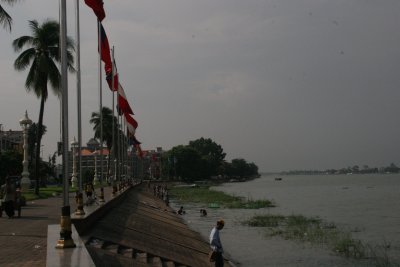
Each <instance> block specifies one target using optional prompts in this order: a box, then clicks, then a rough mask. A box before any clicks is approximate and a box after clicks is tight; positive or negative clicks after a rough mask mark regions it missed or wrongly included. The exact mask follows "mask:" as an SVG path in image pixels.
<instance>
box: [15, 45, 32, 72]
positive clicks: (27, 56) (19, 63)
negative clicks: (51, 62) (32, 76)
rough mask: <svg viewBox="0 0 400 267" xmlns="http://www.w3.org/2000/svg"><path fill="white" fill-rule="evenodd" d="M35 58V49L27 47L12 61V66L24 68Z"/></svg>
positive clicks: (17, 68)
mask: <svg viewBox="0 0 400 267" xmlns="http://www.w3.org/2000/svg"><path fill="white" fill-rule="evenodd" d="M34 58H35V49H34V48H29V49H27V50H25V51H24V52H22V53H21V54H20V55H19V56H18V57H17V59H16V60H15V61H14V68H15V69H16V70H25V69H26V68H27V67H28V66H29V63H30V62H31V61H32V60H33V59H34Z"/></svg>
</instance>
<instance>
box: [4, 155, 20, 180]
mask: <svg viewBox="0 0 400 267" xmlns="http://www.w3.org/2000/svg"><path fill="white" fill-rule="evenodd" d="M21 163H22V154H21V153H19V152H17V151H14V150H8V151H5V152H3V153H0V185H2V184H4V183H5V177H6V176H7V175H20V174H21V173H22V164H21Z"/></svg>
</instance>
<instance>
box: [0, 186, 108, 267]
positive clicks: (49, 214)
mask: <svg viewBox="0 0 400 267" xmlns="http://www.w3.org/2000/svg"><path fill="white" fill-rule="evenodd" d="M96 191H99V190H96ZM111 191H112V188H110V187H108V188H105V189H104V195H105V199H106V201H107V200H108V199H109V198H110V195H111ZM97 195H99V192H97ZM69 202H70V206H71V212H74V211H75V208H76V205H75V194H73V193H71V194H70V201H69ZM62 205H63V199H62V197H61V196H59V197H52V198H48V199H38V200H34V201H29V202H28V203H27V206H25V207H22V212H21V218H13V219H8V217H7V215H5V213H3V217H2V218H0V266H4V267H5V266H7V267H8V266H9V267H11V266H12V267H17V266H24V267H25V266H26V267H36V266H37V267H43V266H46V251H47V226H48V225H49V224H58V223H60V218H61V207H62ZM55 245H56V244H54V246H55Z"/></svg>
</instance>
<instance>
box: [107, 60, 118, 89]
mask: <svg viewBox="0 0 400 267" xmlns="http://www.w3.org/2000/svg"><path fill="white" fill-rule="evenodd" d="M113 72H114V87H112V85H111V83H112V73H113ZM106 80H107V83H108V87H109V88H110V90H111V91H113V92H115V91H118V83H119V82H118V71H117V66H116V65H115V61H113V64H112V71H111V72H108V73H106Z"/></svg>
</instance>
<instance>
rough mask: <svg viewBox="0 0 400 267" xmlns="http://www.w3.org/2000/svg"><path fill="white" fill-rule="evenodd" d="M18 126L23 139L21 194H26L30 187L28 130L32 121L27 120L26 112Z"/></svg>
mask: <svg viewBox="0 0 400 267" xmlns="http://www.w3.org/2000/svg"><path fill="white" fill-rule="evenodd" d="M19 124H20V125H21V128H22V132H23V138H24V145H23V149H24V159H23V161H22V166H23V170H22V174H21V176H22V179H21V190H22V192H26V191H28V189H29V186H30V185H31V180H30V179H29V171H28V164H29V162H28V130H29V127H30V126H31V124H32V120H30V119H29V118H28V111H25V116H24V117H23V118H22V119H20V120H19Z"/></svg>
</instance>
